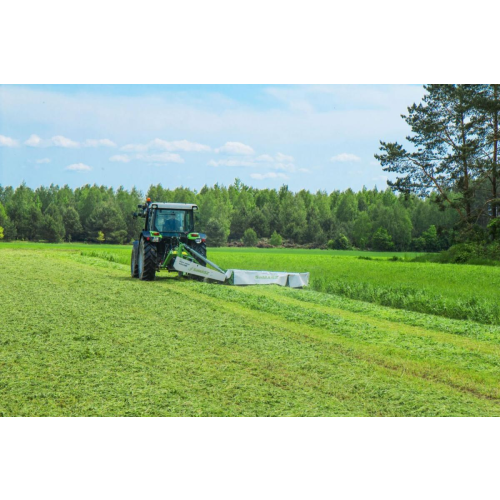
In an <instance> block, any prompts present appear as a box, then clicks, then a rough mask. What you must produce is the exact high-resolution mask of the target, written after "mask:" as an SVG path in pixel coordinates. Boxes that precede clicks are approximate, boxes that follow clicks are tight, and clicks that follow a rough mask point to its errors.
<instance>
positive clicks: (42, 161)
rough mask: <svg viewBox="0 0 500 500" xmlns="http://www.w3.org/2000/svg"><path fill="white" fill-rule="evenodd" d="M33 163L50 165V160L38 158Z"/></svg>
mask: <svg viewBox="0 0 500 500" xmlns="http://www.w3.org/2000/svg"><path fill="white" fill-rule="evenodd" d="M35 163H50V158H40V159H39V160H36V161H35Z"/></svg>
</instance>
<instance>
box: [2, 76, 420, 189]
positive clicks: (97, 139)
mask: <svg viewBox="0 0 500 500" xmlns="http://www.w3.org/2000/svg"><path fill="white" fill-rule="evenodd" d="M423 93H424V91H423V88H422V86H419V85H310V86H309V85H19V86H6V85H4V86H0V184H1V185H4V186H5V185H14V186H17V185H19V184H20V183H21V182H23V181H25V182H26V183H27V184H28V185H29V186H31V187H33V188H35V187H37V186H40V185H50V184H51V183H54V184H59V185H64V184H69V185H70V186H71V187H77V186H80V185H83V184H87V183H91V184H93V183H97V184H105V185H108V186H113V187H118V186H120V185H123V186H125V187H126V188H130V187H132V186H134V185H135V186H137V187H138V188H139V189H141V190H143V191H145V190H146V189H147V188H148V186H149V185H150V184H157V183H161V184H163V186H166V187H167V186H168V187H176V186H181V185H183V186H186V187H190V188H194V189H200V188H201V187H202V186H203V185H204V184H209V185H212V184H215V183H217V182H218V183H221V184H226V185H227V184H229V183H231V182H232V181H233V180H234V179H235V178H236V177H238V178H240V179H241V180H242V181H243V182H244V183H245V184H249V185H252V186H255V187H271V188H279V187H280V186H281V185H282V184H287V185H288V186H289V187H290V188H291V189H292V190H294V191H297V190H300V189H302V188H305V189H309V190H312V191H316V190H318V189H322V190H326V191H328V192H330V191H333V190H335V189H341V190H344V189H347V188H348V187H351V188H353V189H354V190H358V189H361V188H362V187H363V185H365V186H367V187H369V188H371V187H373V186H375V185H376V186H377V187H378V188H381V189H384V188H385V185H386V179H387V177H386V174H385V173H384V172H383V171H382V169H381V168H380V166H379V165H378V163H377V162H376V161H375V160H374V158H373V155H374V153H376V152H377V151H378V143H379V140H381V139H382V140H399V141H401V140H402V139H404V137H405V136H406V135H407V134H408V129H407V126H406V124H405V123H404V121H403V120H402V119H401V117H400V115H401V114H402V113H404V112H405V111H406V107H407V106H409V105H411V104H412V103H413V102H417V101H419V100H420V99H421V98H422V96H423Z"/></svg>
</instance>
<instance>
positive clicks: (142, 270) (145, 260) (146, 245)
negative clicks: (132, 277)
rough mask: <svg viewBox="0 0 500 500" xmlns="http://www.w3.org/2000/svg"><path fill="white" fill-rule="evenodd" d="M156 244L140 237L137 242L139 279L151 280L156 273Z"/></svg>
mask: <svg viewBox="0 0 500 500" xmlns="http://www.w3.org/2000/svg"><path fill="white" fill-rule="evenodd" d="M156 257H157V252H156V246H155V245H153V244H152V243H150V242H149V241H146V240H145V239H144V238H141V241H140V243H139V255H138V259H137V271H138V273H139V279H141V280H143V281H153V280H154V279H155V274H156Z"/></svg>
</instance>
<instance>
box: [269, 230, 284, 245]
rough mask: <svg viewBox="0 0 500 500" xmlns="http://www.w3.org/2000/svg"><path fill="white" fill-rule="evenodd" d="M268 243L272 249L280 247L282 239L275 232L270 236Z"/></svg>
mask: <svg viewBox="0 0 500 500" xmlns="http://www.w3.org/2000/svg"><path fill="white" fill-rule="evenodd" d="M269 243H271V245H272V246H273V247H280V246H281V245H283V238H282V237H281V236H280V235H279V234H278V233H277V232H276V231H274V233H273V234H272V235H271V239H270V240H269Z"/></svg>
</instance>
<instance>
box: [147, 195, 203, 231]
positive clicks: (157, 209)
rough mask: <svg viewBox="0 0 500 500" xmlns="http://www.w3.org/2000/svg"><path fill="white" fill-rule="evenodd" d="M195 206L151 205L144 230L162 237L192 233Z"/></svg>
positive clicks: (178, 204) (182, 204)
mask: <svg viewBox="0 0 500 500" xmlns="http://www.w3.org/2000/svg"><path fill="white" fill-rule="evenodd" d="M197 209H198V207H197V206H196V205H192V204H188V203H152V204H151V205H150V207H149V213H148V216H147V218H146V223H145V229H146V230H147V231H158V232H160V233H161V234H162V235H165V236H167V235H172V236H173V235H179V236H180V235H182V234H187V233H191V232H193V231H194V210H197Z"/></svg>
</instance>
